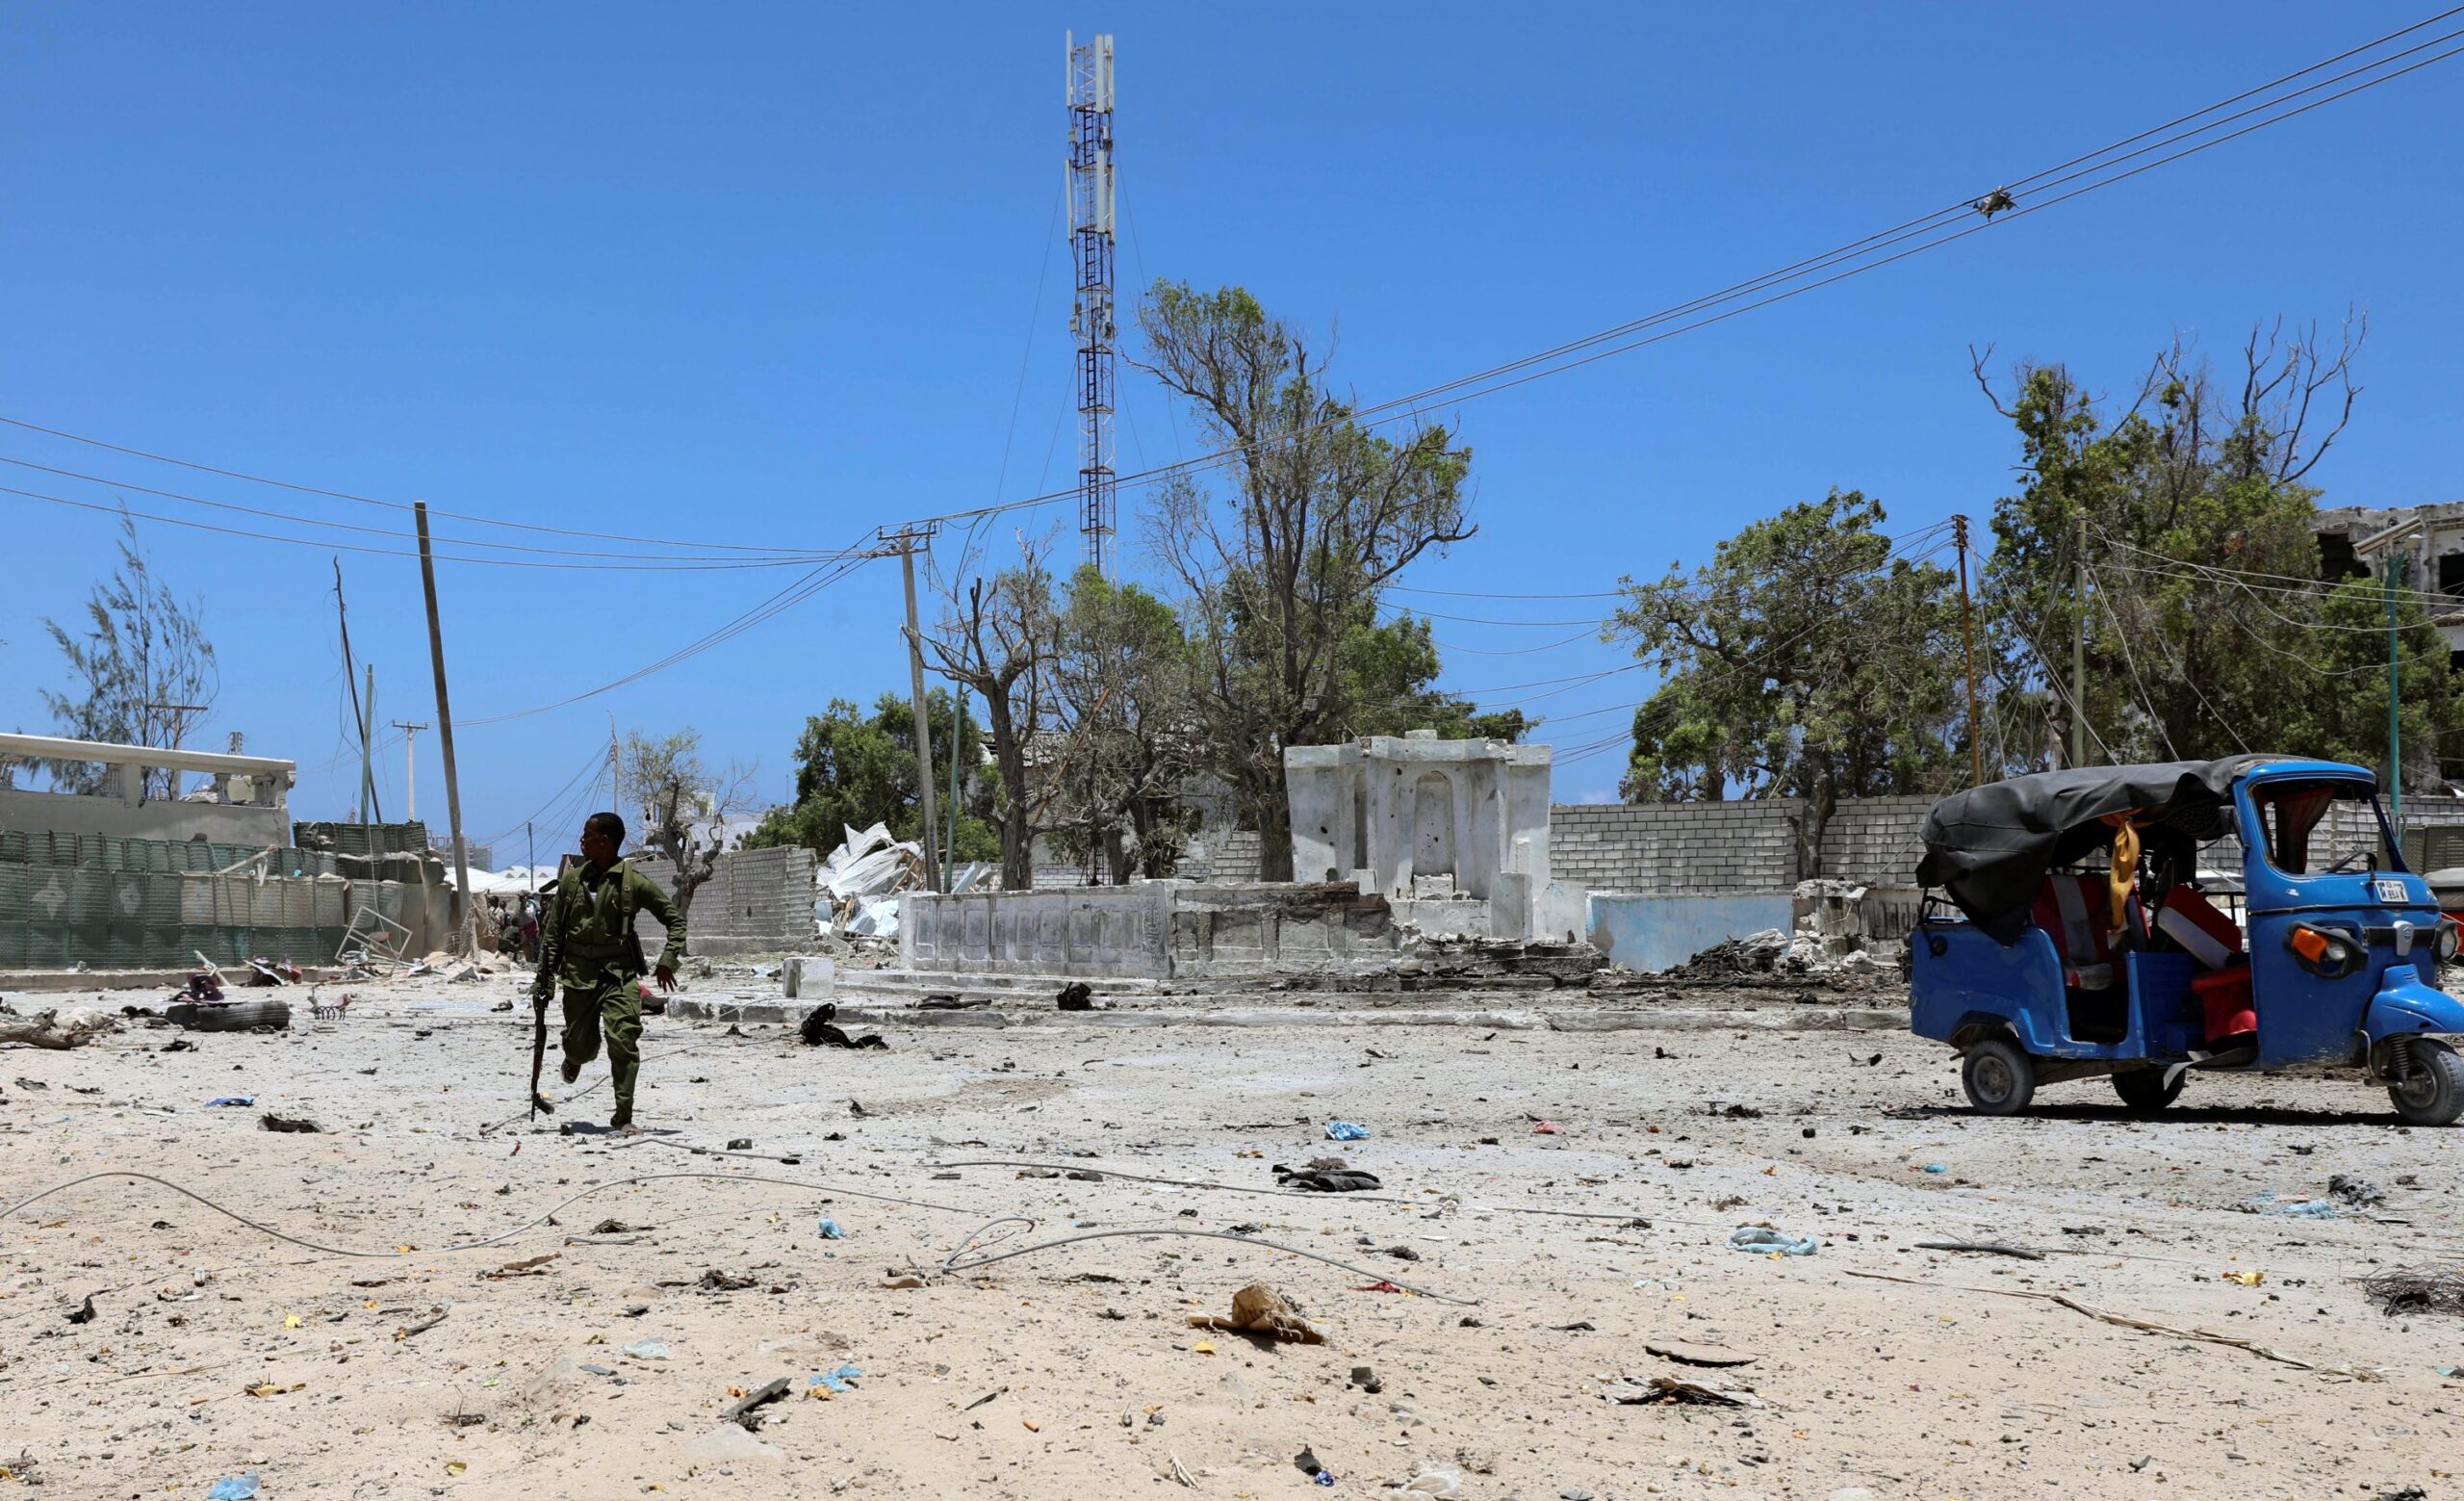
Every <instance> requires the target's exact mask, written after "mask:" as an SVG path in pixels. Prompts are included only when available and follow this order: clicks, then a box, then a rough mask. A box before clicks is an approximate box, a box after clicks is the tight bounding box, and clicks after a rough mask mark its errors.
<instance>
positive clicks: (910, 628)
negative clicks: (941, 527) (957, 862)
mask: <svg viewBox="0 0 2464 1501" xmlns="http://www.w3.org/2000/svg"><path fill="white" fill-rule="evenodd" d="M879 535H880V537H881V539H882V541H883V542H884V543H886V544H887V545H888V546H890V547H893V548H895V549H897V551H898V567H899V572H900V574H901V575H902V576H903V577H904V578H905V580H906V582H907V672H908V679H909V681H910V682H911V684H912V685H913V686H914V690H915V806H916V811H917V812H918V813H920V814H921V815H923V824H922V827H921V829H920V830H919V832H920V833H921V835H922V843H923V845H924V884H925V885H926V886H927V887H929V888H931V889H932V890H934V891H937V892H938V891H946V890H947V889H948V888H946V887H944V886H943V885H942V884H941V856H940V852H939V851H938V850H937V849H936V848H935V847H934V844H933V829H934V825H935V818H934V809H933V727H932V721H931V718H930V716H928V715H927V714H926V712H925V709H924V633H923V629H922V627H920V626H918V625H917V624H916V620H915V548H916V544H918V543H920V542H924V541H928V540H930V539H931V537H932V535H933V526H932V524H931V523H929V522H927V523H926V524H925V525H923V526H921V527H913V526H908V527H901V528H899V529H898V530H897V531H887V530H884V531H881V532H880V533H879Z"/></svg>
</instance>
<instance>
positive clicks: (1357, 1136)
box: [1326, 1121, 1369, 1141]
mask: <svg viewBox="0 0 2464 1501" xmlns="http://www.w3.org/2000/svg"><path fill="white" fill-rule="evenodd" d="M1326 1140H1328V1141H1367V1140H1369V1127H1368V1126H1363V1125H1361V1124H1360V1123H1359V1122H1357V1121H1328V1122H1327V1123H1326Z"/></svg>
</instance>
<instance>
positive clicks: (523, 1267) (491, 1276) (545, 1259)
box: [480, 1251, 564, 1281]
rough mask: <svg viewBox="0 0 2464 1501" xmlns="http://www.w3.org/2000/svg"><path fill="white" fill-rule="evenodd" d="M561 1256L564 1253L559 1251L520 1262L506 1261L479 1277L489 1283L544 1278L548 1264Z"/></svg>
mask: <svg viewBox="0 0 2464 1501" xmlns="http://www.w3.org/2000/svg"><path fill="white" fill-rule="evenodd" d="M560 1255H564V1253H563V1252H561V1251H551V1252H549V1253H548V1254H547V1255H544V1256H530V1257H528V1258H526V1259H525V1260H521V1261H508V1262H506V1263H505V1264H504V1265H502V1266H501V1267H498V1268H497V1269H496V1270H495V1271H493V1272H483V1273H481V1274H480V1275H481V1276H483V1277H485V1278H487V1279H488V1280H489V1281H503V1280H504V1279H506V1278H508V1277H545V1276H547V1275H548V1272H547V1267H548V1263H549V1262H551V1261H553V1260H555V1259H556V1258H557V1257H558V1256H560Z"/></svg>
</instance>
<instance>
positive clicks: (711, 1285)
mask: <svg viewBox="0 0 2464 1501" xmlns="http://www.w3.org/2000/svg"><path fill="white" fill-rule="evenodd" d="M693 1285H694V1286H696V1287H698V1288H700V1289H701V1290H702V1291H704V1292H742V1291H744V1290H745V1289H746V1288H748V1287H752V1286H756V1285H757V1280H756V1279H754V1278H750V1277H743V1276H739V1275H738V1274H736V1273H734V1272H722V1271H720V1270H719V1269H718V1268H717V1267H712V1268H710V1269H709V1270H708V1271H706V1272H704V1273H703V1274H702V1280H701V1281H698V1282H696V1283H694V1284H693Z"/></svg>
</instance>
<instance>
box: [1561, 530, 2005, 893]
mask: <svg viewBox="0 0 2464 1501" xmlns="http://www.w3.org/2000/svg"><path fill="white" fill-rule="evenodd" d="M1883 520H1884V514H1883V507H1882V505H1881V504H1880V503H1878V502H1875V501H1871V500H1868V499H1866V498H1865V497H1864V496H1862V495H1861V494H1859V493H1857V492H1856V491H1853V490H1848V491H1839V490H1835V491H1833V492H1832V493H1831V494H1830V495H1829V496H1827V497H1825V498H1824V499H1822V500H1820V501H1815V502H1810V503H1806V504H1800V505H1791V506H1789V507H1788V508H1787V509H1785V510H1784V511H1782V512H1780V514H1778V515H1777V516H1774V517H1771V518H1770V519H1768V520H1765V521H1758V522H1755V523H1754V524H1752V525H1751V526H1748V527H1747V528H1745V530H1743V531H1739V532H1738V533H1737V534H1736V535H1735V536H1733V537H1731V538H1730V539H1729V540H1727V541H1725V542H1722V543H1721V544H1720V545H1719V549H1718V551H1717V553H1716V554H1715V555H1714V556H1713V557H1712V560H1711V561H1710V562H1708V563H1707V564H1705V565H1704V566H1703V567H1701V568H1698V569H1696V570H1695V571H1694V573H1693V575H1692V576H1691V577H1690V578H1689V577H1687V576H1686V575H1684V574H1683V573H1681V572H1680V571H1679V570H1678V569H1677V568H1676V567H1675V566H1674V565H1672V566H1671V567H1670V569H1669V571H1668V574H1667V575H1666V576H1665V577H1664V578H1662V579H1661V580H1660V581H1659V582H1656V583H1647V584H1637V583H1635V582H1632V581H1631V580H1627V581H1625V582H1624V583H1623V584H1622V587H1623V588H1624V590H1625V593H1626V603H1625V604H1623V605H1621V606H1619V607H1618V608H1617V610H1616V612H1615V614H1614V615H1613V617H1612V618H1611V622H1610V624H1609V627H1608V629H1607V632H1606V634H1607V636H1608V638H1610V639H1612V640H1613V639H1620V638H1622V639H1625V640H1628V641H1630V642H1631V643H1632V644H1633V648H1634V654H1635V656H1636V657H1638V658H1640V659H1641V660H1644V661H1645V662H1648V663H1650V664H1651V665H1653V666H1655V667H1656V668H1657V669H1658V670H1659V671H1660V673H1661V674H1662V678H1663V682H1662V685H1661V686H1660V688H1659V690H1658V691H1657V692H1656V693H1655V694H1654V695H1653V697H1652V699H1651V700H1650V702H1648V703H1647V704H1645V705H1644V706H1643V708H1642V709H1641V710H1640V711H1638V712H1636V714H1635V716H1634V747H1633V753H1632V759H1631V761H1630V765H1629V770H1628V774H1627V779H1626V791H1627V795H1628V796H1629V797H1634V798H1638V799H1641V798H1650V797H1654V796H1657V797H1669V798H1675V797H1690V798H1701V799H1710V798H1716V797H1721V796H1725V795H1727V794H1728V793H1729V792H1730V791H1732V790H1733V791H1735V792H1736V793H1738V794H1740V795H1742V796H1746V797H1802V798H1804V799H1805V801H1806V813H1805V817H1804V819H1803V820H1802V821H1801V823H1800V824H1799V828H1798V867H1799V868H1800V869H1802V870H1805V871H1807V872H1808V873H1809V874H1812V873H1819V871H1820V869H1821V851H1822V834H1823V830H1824V828H1825V827H1826V826H1827V825H1828V824H1829V823H1830V820H1831V816H1832V814H1833V812H1834V810H1835V807H1836V806H1837V803H1838V800H1839V799H1840V798H1842V797H1854V796H1871V795H1876V794H1882V793H1891V792H1914V791H1921V790H1935V789H1948V788H1949V787H1950V786H1952V785H1955V783H1956V781H1958V780H1963V775H1964V772H1963V757H1962V755H1961V750H1962V747H1963V739H1962V738H1961V732H1962V730H1963V725H1962V723H1961V720H1960V710H1959V704H1960V700H1959V696H1958V688H1959V684H1960V679H1959V677H1958V673H1959V663H1960V657H1959V647H1960V627H1959V593H1958V585H1957V582H1955V579H1954V577H1953V575H1952V573H1951V572H1950V570H1948V569H1946V568H1943V567H1940V566H1938V565H1937V564H1934V563H1928V562H1920V561H1913V560H1911V559H1908V558H1900V557H1893V556H1891V541H1890V539H1889V538H1888V537H1886V536H1884V535H1883V534H1882V532H1881V531H1880V530H1879V529H1880V527H1881V525H1882V522H1883Z"/></svg>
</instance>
